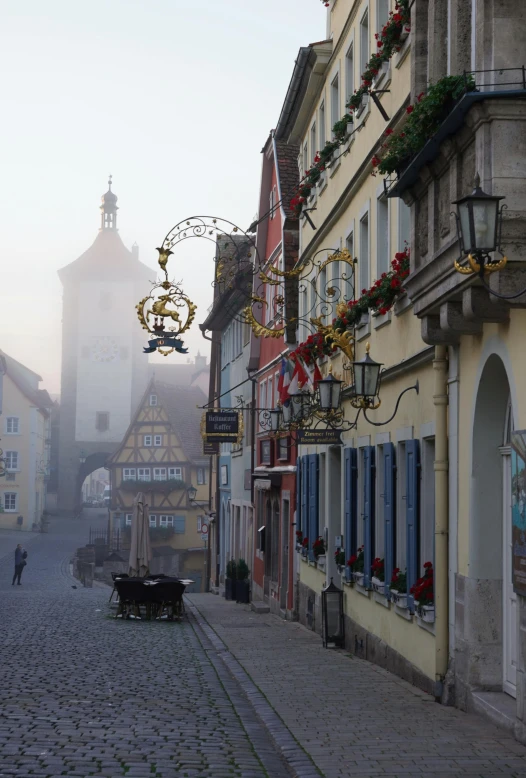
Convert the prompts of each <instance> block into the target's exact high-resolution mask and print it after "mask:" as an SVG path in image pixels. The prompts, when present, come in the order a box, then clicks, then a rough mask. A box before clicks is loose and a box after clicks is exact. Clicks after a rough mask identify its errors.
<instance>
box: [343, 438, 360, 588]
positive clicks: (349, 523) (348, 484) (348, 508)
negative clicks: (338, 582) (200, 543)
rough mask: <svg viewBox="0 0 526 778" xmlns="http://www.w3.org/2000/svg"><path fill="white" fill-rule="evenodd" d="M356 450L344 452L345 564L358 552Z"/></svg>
mask: <svg viewBox="0 0 526 778" xmlns="http://www.w3.org/2000/svg"><path fill="white" fill-rule="evenodd" d="M356 483H357V471H356V449H355V448H346V449H345V450H344V489H345V491H344V516H345V525H344V530H343V531H344V543H345V563H346V564H347V560H348V559H349V557H351V556H352V555H353V554H354V552H355V551H356V528H357V522H356V512H357V511H356V497H357V494H356ZM345 577H346V578H347V580H348V581H349V580H350V579H351V568H350V567H346V568H345Z"/></svg>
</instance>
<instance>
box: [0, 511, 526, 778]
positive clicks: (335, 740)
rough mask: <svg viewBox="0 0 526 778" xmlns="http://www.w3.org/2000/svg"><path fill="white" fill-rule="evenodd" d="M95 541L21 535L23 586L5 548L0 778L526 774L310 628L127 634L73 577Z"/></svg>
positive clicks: (196, 623)
mask: <svg viewBox="0 0 526 778" xmlns="http://www.w3.org/2000/svg"><path fill="white" fill-rule="evenodd" d="M87 529H88V524H87V523H86V522H84V523H83V522H82V521H76V522H65V521H57V520H55V521H54V522H52V525H51V528H50V533H49V534H46V535H36V536H35V535H31V536H27V537H25V536H22V537H21V538H20V540H21V542H23V543H27V547H28V553H29V557H28V563H29V564H28V566H27V568H26V569H25V571H24V574H23V577H22V586H21V587H18V586H15V587H12V586H11V577H12V567H13V565H12V559H11V554H9V552H10V551H12V549H11V548H10V547H9V545H8V544H11V545H13V543H14V541H16V540H17V538H15V539H14V540H13V538H12V537H11V536H9V537H1V536H0V559H2V561H1V562H0V590H1V605H0V610H1V614H2V627H3V630H2V641H3V645H2V656H3V662H2V687H1V688H2V696H1V700H2V702H1V707H0V711H1V717H0V778H4V777H5V776H23V777H24V778H25V777H27V778H29V776H41V778H55V776H76V777H77V778H86V777H87V776H98V777H99V778H103V777H104V778H117V776H130V778H172V777H175V776H178V777H179V776H181V778H182V777H183V776H202V777H203V778H206V777H207V776H217V777H218V778H223V776H224V777H225V778H226V777H227V776H246V778H251V777H253V778H257V777H258V776H269V778H281V776H287V775H297V776H301V778H311V777H313V776H317V775H324V776H326V778H337V777H338V778H340V777H342V778H343V776H360V778H368V777H369V776H381V775H388V776H406V775H415V776H416V775H418V776H428V775H431V776H465V775H470V776H480V777H481V778H490V777H491V776H497V775H498V776H524V775H526V748H524V747H523V746H522V745H520V744H518V743H517V742H516V741H515V740H514V739H513V738H511V737H510V736H509V735H507V734H506V733H505V732H503V731H501V730H498V729H496V728H495V727H493V726H492V725H490V724H488V723H486V722H485V721H484V720H482V719H479V718H476V717H473V716H466V715H465V714H463V713H461V712H459V711H457V710H454V709H451V708H445V707H442V706H439V705H437V704H435V703H434V701H433V700H432V699H431V698H429V697H428V696H426V695H425V694H423V693H422V692H420V691H418V690H417V689H414V688H413V687H411V686H409V685H408V684H407V683H405V682H403V681H400V680H399V679H397V678H396V677H395V676H393V675H391V674H389V673H387V672H386V671H384V670H381V669H379V668H377V667H375V666H374V665H371V664H368V663H367V662H364V661H362V660H359V659H353V658H350V657H348V656H347V655H345V654H344V653H340V652H330V651H326V650H324V649H323V648H322V647H321V641H320V640H319V638H318V636H316V635H314V634H312V633H309V632H308V631H306V630H305V629H304V628H303V627H301V626H300V625H298V624H291V623H286V622H283V621H281V620H279V619H277V618H275V617H273V616H270V615H256V614H254V613H252V612H251V611H250V610H249V608H248V607H246V606H241V605H236V604H234V603H227V602H225V601H224V600H223V599H221V598H218V597H214V596H213V595H191V596H190V597H189V598H188V600H189V610H190V617H189V621H188V622H186V623H183V624H169V623H162V624H160V623H133V622H121V621H116V620H114V619H113V618H112V617H111V614H110V611H109V609H108V605H107V603H108V597H109V590H108V589H107V587H95V588H93V589H83V588H82V587H81V586H80V585H79V584H78V583H77V582H76V581H75V580H74V579H73V578H72V577H71V576H70V572H69V559H70V557H71V555H72V552H73V550H74V549H75V548H76V546H77V545H80V544H83V543H85V542H86V535H87ZM6 554H9V555H8V556H7V558H6ZM74 586H77V587H78V588H72V587H74ZM276 667H279V675H278V676H276V670H275V668H276Z"/></svg>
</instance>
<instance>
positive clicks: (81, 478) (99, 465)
mask: <svg viewBox="0 0 526 778" xmlns="http://www.w3.org/2000/svg"><path fill="white" fill-rule="evenodd" d="M107 459H108V454H107V453H106V452H100V451H99V452H96V453H94V454H90V455H89V456H86V457H82V459H79V469H78V473H77V485H76V491H75V500H76V505H77V506H78V510H80V509H81V508H82V506H83V485H84V483H85V481H86V479H87V478H88V477H89V476H90V475H91V474H92V473H94V472H95V471H97V470H101V469H103V468H105V467H106V460H107ZM107 475H108V478H107V482H108V484H109V472H108V474H107ZM103 507H104V510H107V508H108V507H109V506H103Z"/></svg>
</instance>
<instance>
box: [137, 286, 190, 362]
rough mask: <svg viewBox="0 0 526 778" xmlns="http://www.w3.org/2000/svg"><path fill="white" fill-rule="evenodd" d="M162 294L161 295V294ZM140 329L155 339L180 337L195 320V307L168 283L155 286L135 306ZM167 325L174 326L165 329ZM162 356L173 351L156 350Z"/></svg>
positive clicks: (177, 289) (176, 288)
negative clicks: (166, 323)
mask: <svg viewBox="0 0 526 778" xmlns="http://www.w3.org/2000/svg"><path fill="white" fill-rule="evenodd" d="M161 292H162V293H161ZM135 309H136V311H137V317H138V319H139V321H140V323H141V327H142V328H143V329H144V330H146V331H147V332H149V333H150V334H151V335H154V336H155V337H160V336H162V335H163V334H164V335H170V336H177V335H182V334H183V332H186V330H187V329H189V327H190V326H191V324H192V322H193V320H194V319H195V312H196V310H197V306H196V305H194V303H193V302H192V301H191V300H190V298H189V297H187V296H186V295H185V294H184V292H182V290H181V289H180V288H179V287H178V286H177V284H174V283H172V282H170V281H163V282H162V283H160V284H156V285H155V286H154V287H153V289H152V291H151V292H150V294H149V295H148V296H147V297H143V299H142V300H141V301H140V302H139V304H138V305H136V306H135ZM166 319H167V320H168V324H172V325H175V326H169V327H165V320H166ZM158 351H159V353H161V354H162V355H163V356H167V355H168V354H171V353H172V352H173V351H174V349H173V348H170V349H164V350H163V349H160V348H159V349H158Z"/></svg>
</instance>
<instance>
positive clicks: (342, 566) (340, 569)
mask: <svg viewBox="0 0 526 778" xmlns="http://www.w3.org/2000/svg"><path fill="white" fill-rule="evenodd" d="M337 567H338V572H339V573H340V575H345V565H337Z"/></svg>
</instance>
